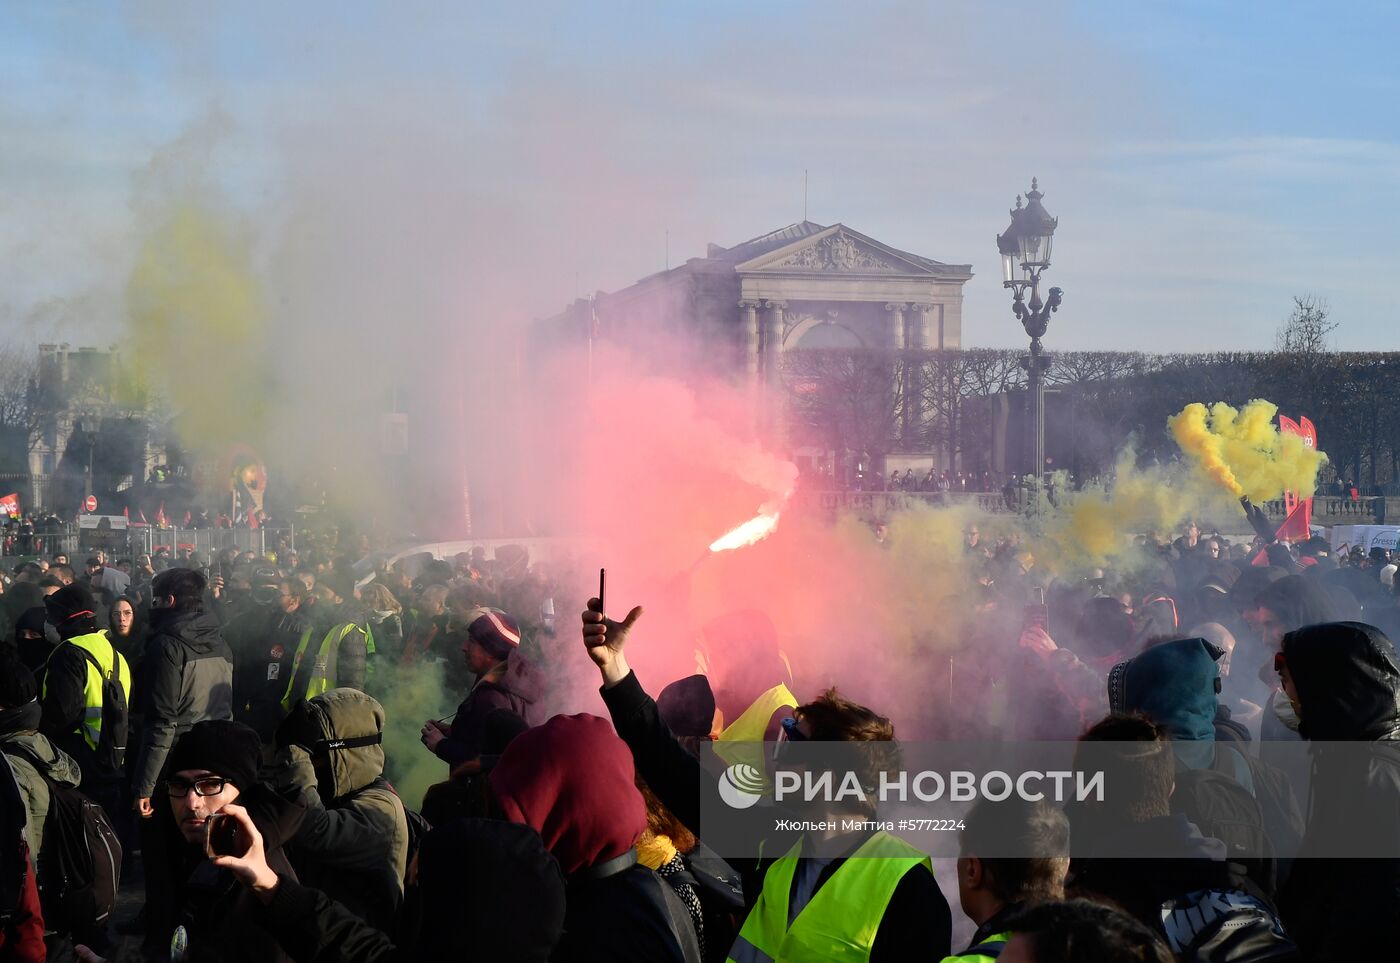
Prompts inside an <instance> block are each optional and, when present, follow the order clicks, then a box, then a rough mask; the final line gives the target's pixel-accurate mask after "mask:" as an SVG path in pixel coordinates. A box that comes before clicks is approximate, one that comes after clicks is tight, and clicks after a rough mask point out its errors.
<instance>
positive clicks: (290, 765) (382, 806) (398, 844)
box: [273, 689, 408, 930]
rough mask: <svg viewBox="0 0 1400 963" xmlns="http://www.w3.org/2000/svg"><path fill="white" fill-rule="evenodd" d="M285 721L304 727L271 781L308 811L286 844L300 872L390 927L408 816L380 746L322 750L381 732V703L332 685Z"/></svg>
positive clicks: (399, 895) (398, 898)
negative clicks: (316, 762)
mask: <svg viewBox="0 0 1400 963" xmlns="http://www.w3.org/2000/svg"><path fill="white" fill-rule="evenodd" d="M288 722H289V727H288V728H295V729H297V730H299V732H301V734H300V735H294V736H293V738H297V739H298V743H299V744H295V745H288V746H286V747H285V748H283V749H281V750H280V751H279V752H278V756H277V762H276V769H275V775H274V778H273V785H274V786H275V788H276V789H277V790H278V791H279V792H280V793H282V794H283V795H284V796H286V797H288V798H290V799H292V800H294V801H296V802H297V803H299V804H300V805H301V806H302V807H304V808H305V810H306V815H305V817H304V818H303V819H302V822H301V826H300V828H299V829H298V830H297V833H296V835H295V836H294V837H293V838H292V839H291V841H290V843H289V844H288V847H287V854H288V856H289V858H290V859H291V862H292V865H293V866H294V867H295V868H296V870H297V875H298V876H299V877H300V879H301V880H302V881H303V882H304V883H306V885H308V886H312V887H315V888H316V889H320V890H323V891H324V892H325V893H326V895H328V896H329V897H331V898H332V899H334V900H336V901H338V902H340V903H342V904H344V905H345V906H346V907H348V908H349V909H350V910H351V911H352V912H354V913H355V914H356V915H358V916H359V917H360V918H361V919H363V920H365V921H366V922H367V923H369V924H370V925H371V926H374V927H377V928H379V929H382V930H392V929H394V928H395V926H396V925H397V922H398V915H399V910H400V908H401V907H402V905H403V881H404V872H405V869H406V863H407V859H408V820H407V816H406V815H405V814H404V807H403V803H402V802H401V801H400V800H399V797H398V796H397V795H395V793H394V790H393V789H392V788H390V786H389V784H388V783H387V782H386V781H385V780H384V747H383V746H382V745H381V744H380V743H378V742H375V743H374V744H372V745H352V746H348V747H339V748H329V749H324V750H322V748H321V747H324V746H326V745H328V744H329V745H334V744H335V743H337V742H340V741H344V740H350V741H354V740H357V739H367V738H373V737H376V736H380V735H381V734H382V732H383V730H384V710H383V708H382V707H381V706H380V705H379V703H378V702H376V701H375V700H374V699H372V698H371V697H369V696H367V695H365V694H364V693H363V692H359V691H357V690H355V689H332V690H331V691H329V692H326V693H324V694H322V695H319V696H317V697H316V698H314V699H311V700H310V701H308V702H306V703H304V707H298V708H297V709H296V710H294V712H293V717H290V718H289V720H288ZM308 730H309V731H308ZM284 731H286V730H285V729H284ZM308 736H313V737H314V738H309V737H308ZM280 741H281V739H279V742H280ZM321 751H324V753H325V755H326V756H328V762H327V764H326V768H325V769H324V778H323V780H320V781H318V775H317V771H316V769H315V768H314V767H313V766H312V762H311V758H312V753H313V752H321Z"/></svg>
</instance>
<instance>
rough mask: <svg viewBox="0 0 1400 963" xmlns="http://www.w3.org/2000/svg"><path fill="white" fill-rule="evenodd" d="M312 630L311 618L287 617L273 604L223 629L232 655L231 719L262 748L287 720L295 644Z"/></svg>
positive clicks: (302, 616) (248, 613) (248, 614)
mask: <svg viewBox="0 0 1400 963" xmlns="http://www.w3.org/2000/svg"><path fill="white" fill-rule="evenodd" d="M309 628H311V619H310V618H309V617H308V616H307V615H306V614H305V613H303V612H302V611H301V609H297V611H295V612H291V613H286V612H283V611H282V609H281V608H280V607H278V606H276V605H274V606H270V607H268V608H261V607H260V608H257V609H254V610H251V611H248V612H245V613H243V614H242V615H240V616H239V617H238V618H237V619H234V620H233V621H232V622H230V623H229V624H228V625H227V626H225V628H224V638H225V639H227V640H228V644H229V649H230V650H231V651H232V652H233V715H234V718H235V719H237V720H238V721H239V722H242V723H244V724H245V725H248V726H250V727H251V728H252V729H253V730H254V731H255V732H257V734H258V736H259V737H261V738H262V741H263V742H264V743H271V742H272V734H273V733H274V732H276V731H277V724H278V723H279V722H281V721H282V717H283V716H284V715H286V713H285V711H284V710H283V709H282V696H283V694H285V693H286V691H287V683H288V681H289V679H288V675H287V673H288V672H290V671H291V666H292V659H293V658H294V657H295V655H296V650H297V643H299V642H300V641H301V636H302V633H303V632H305V631H306V630H307V629H309Z"/></svg>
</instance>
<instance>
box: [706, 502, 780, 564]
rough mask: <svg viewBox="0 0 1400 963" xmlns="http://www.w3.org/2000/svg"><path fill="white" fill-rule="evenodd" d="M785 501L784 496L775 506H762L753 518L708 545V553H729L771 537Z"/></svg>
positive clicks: (776, 526)
mask: <svg viewBox="0 0 1400 963" xmlns="http://www.w3.org/2000/svg"><path fill="white" fill-rule="evenodd" d="M788 494H791V492H789V493H788ZM787 499H788V496H787V495H784V496H783V497H782V499H781V501H779V502H778V503H777V504H772V503H770V504H767V505H764V506H763V508H761V509H760V510H759V513H758V514H757V515H755V516H754V517H753V518H750V519H749V520H748V521H747V522H744V523H743V524H742V525H739V526H737V527H736V528H734V529H733V530H731V531H729V532H728V533H726V534H724V535H721V536H720V537H719V538H717V539H715V541H714V542H713V543H712V544H711V545H710V551H712V552H729V551H733V550H734V549H736V548H746V547H748V546H749V545H754V544H757V543H758V542H761V541H763V540H764V539H765V538H767V537H768V536H769V535H772V534H773V532H774V531H776V530H777V528H778V519H779V518H780V517H781V515H782V508H783V505H785V504H786V503H787Z"/></svg>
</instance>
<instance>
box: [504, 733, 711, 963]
mask: <svg viewBox="0 0 1400 963" xmlns="http://www.w3.org/2000/svg"><path fill="white" fill-rule="evenodd" d="M635 780H636V771H635V770H634V768H633V766H632V752H631V750H630V749H628V748H627V746H626V744H625V743H623V741H622V740H621V739H619V738H618V737H617V735H616V734H615V733H614V732H613V728H612V726H611V725H609V724H608V722H607V721H606V720H604V719H600V718H598V717H597V716H591V715H575V716H555V717H554V718H553V719H550V720H549V721H548V722H547V723H545V724H544V725H542V726H539V727H537V728H534V729H530V730H528V731H526V732H523V733H521V734H520V735H519V736H517V737H516V738H515V740H514V741H513V742H512V743H511V744H510V746H509V747H508V748H507V749H506V751H505V752H504V753H503V754H502V755H501V758H500V761H499V762H498V763H497V764H496V767H495V769H493V770H492V771H491V789H492V791H493V793H494V794H495V796H496V800H497V802H498V803H499V804H500V807H501V810H502V811H503V813H504V814H505V817H506V819H508V820H509V821H511V822H513V823H521V824H523V825H526V826H529V827H531V828H532V829H534V830H535V831H536V832H538V833H539V834H540V837H541V838H542V839H543V840H544V844H545V847H546V848H547V849H548V850H549V851H550V852H551V853H553V854H554V858H555V859H556V860H558V862H559V868H560V869H561V870H563V872H564V878H565V879H566V880H567V881H568V887H569V896H568V902H567V906H566V910H565V918H564V936H563V938H562V939H561V940H560V942H559V945H558V946H557V947H556V949H555V953H554V956H553V960H555V961H565V963H569V961H585V960H598V961H605V960H606V961H613V963H616V961H627V960H635V961H637V963H663V961H676V963H700V960H701V956H700V946H699V943H698V942H697V940H696V936H695V929H694V927H693V924H692V923H691V921H690V914H689V911H688V910H687V908H686V905H685V904H684V903H683V902H681V900H680V898H679V897H678V896H677V895H676V893H675V891H674V890H673V889H672V888H671V887H670V886H668V885H667V884H666V883H665V882H664V881H663V880H662V879H661V878H660V877H659V876H657V875H656V873H654V872H652V871H651V870H649V869H647V868H646V867H645V866H642V865H641V864H639V863H638V862H637V850H636V848H635V847H636V844H637V840H638V839H639V838H640V837H641V835H642V833H643V832H644V831H645V830H646V828H647V811H646V803H645V801H643V799H642V794H641V793H640V792H639V791H638V790H637V787H636V783H635Z"/></svg>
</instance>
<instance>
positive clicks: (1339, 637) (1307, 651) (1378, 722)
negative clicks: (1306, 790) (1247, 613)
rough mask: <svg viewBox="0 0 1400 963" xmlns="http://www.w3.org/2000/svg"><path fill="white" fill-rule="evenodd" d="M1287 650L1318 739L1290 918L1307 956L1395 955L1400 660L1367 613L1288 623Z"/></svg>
mask: <svg viewBox="0 0 1400 963" xmlns="http://www.w3.org/2000/svg"><path fill="white" fill-rule="evenodd" d="M1283 654H1284V658H1285V659H1286V660H1287V662H1288V671H1289V674H1290V675H1291V676H1292V679H1293V683H1294V688H1295V689H1296V691H1297V695H1298V703H1299V706H1300V712H1299V715H1300V719H1301V725H1300V726H1299V731H1300V732H1301V733H1302V735H1303V736H1304V737H1305V738H1306V739H1308V740H1309V741H1310V742H1311V743H1313V745H1312V756H1313V779H1312V787H1311V799H1310V806H1309V811H1308V830H1307V835H1306V836H1305V837H1304V839H1303V847H1302V856H1303V858H1301V859H1299V860H1298V862H1297V863H1296V864H1295V866H1294V870H1293V875H1292V877H1291V878H1290V879H1289V881H1288V883H1287V885H1286V886H1285V887H1284V890H1283V892H1282V893H1281V894H1280V900H1279V902H1280V909H1281V911H1282V913H1283V916H1284V922H1285V923H1286V924H1287V925H1288V927H1289V931H1290V932H1291V933H1292V934H1293V936H1294V938H1295V939H1296V940H1297V941H1298V945H1299V947H1300V948H1301V949H1302V950H1303V951H1304V954H1305V956H1306V958H1307V959H1309V960H1316V961H1329V960H1343V959H1345V960H1357V959H1386V958H1390V957H1391V956H1392V955H1393V954H1394V951H1395V947H1394V935H1393V933H1392V932H1391V928H1392V924H1393V923H1394V921H1395V920H1396V919H1400V660H1397V657H1396V652H1395V647H1394V646H1393V645H1392V644H1391V642H1390V640H1389V639H1387V638H1386V637H1385V635H1384V634H1383V633H1382V632H1381V631H1380V630H1379V629H1377V628H1375V627H1373V626H1370V625H1365V624H1362V623H1360V622H1332V623H1327V624H1323V625H1312V626H1308V627H1306V628H1302V629H1299V630H1298V631H1296V632H1290V633H1289V634H1288V635H1286V636H1284V639H1283ZM1342 743H1351V744H1352V745H1342ZM1357 743H1361V744H1363V745H1356V744H1357ZM1382 854H1383V855H1382ZM1368 855H1369V856H1370V857H1372V858H1358V857H1364V856H1368Z"/></svg>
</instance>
